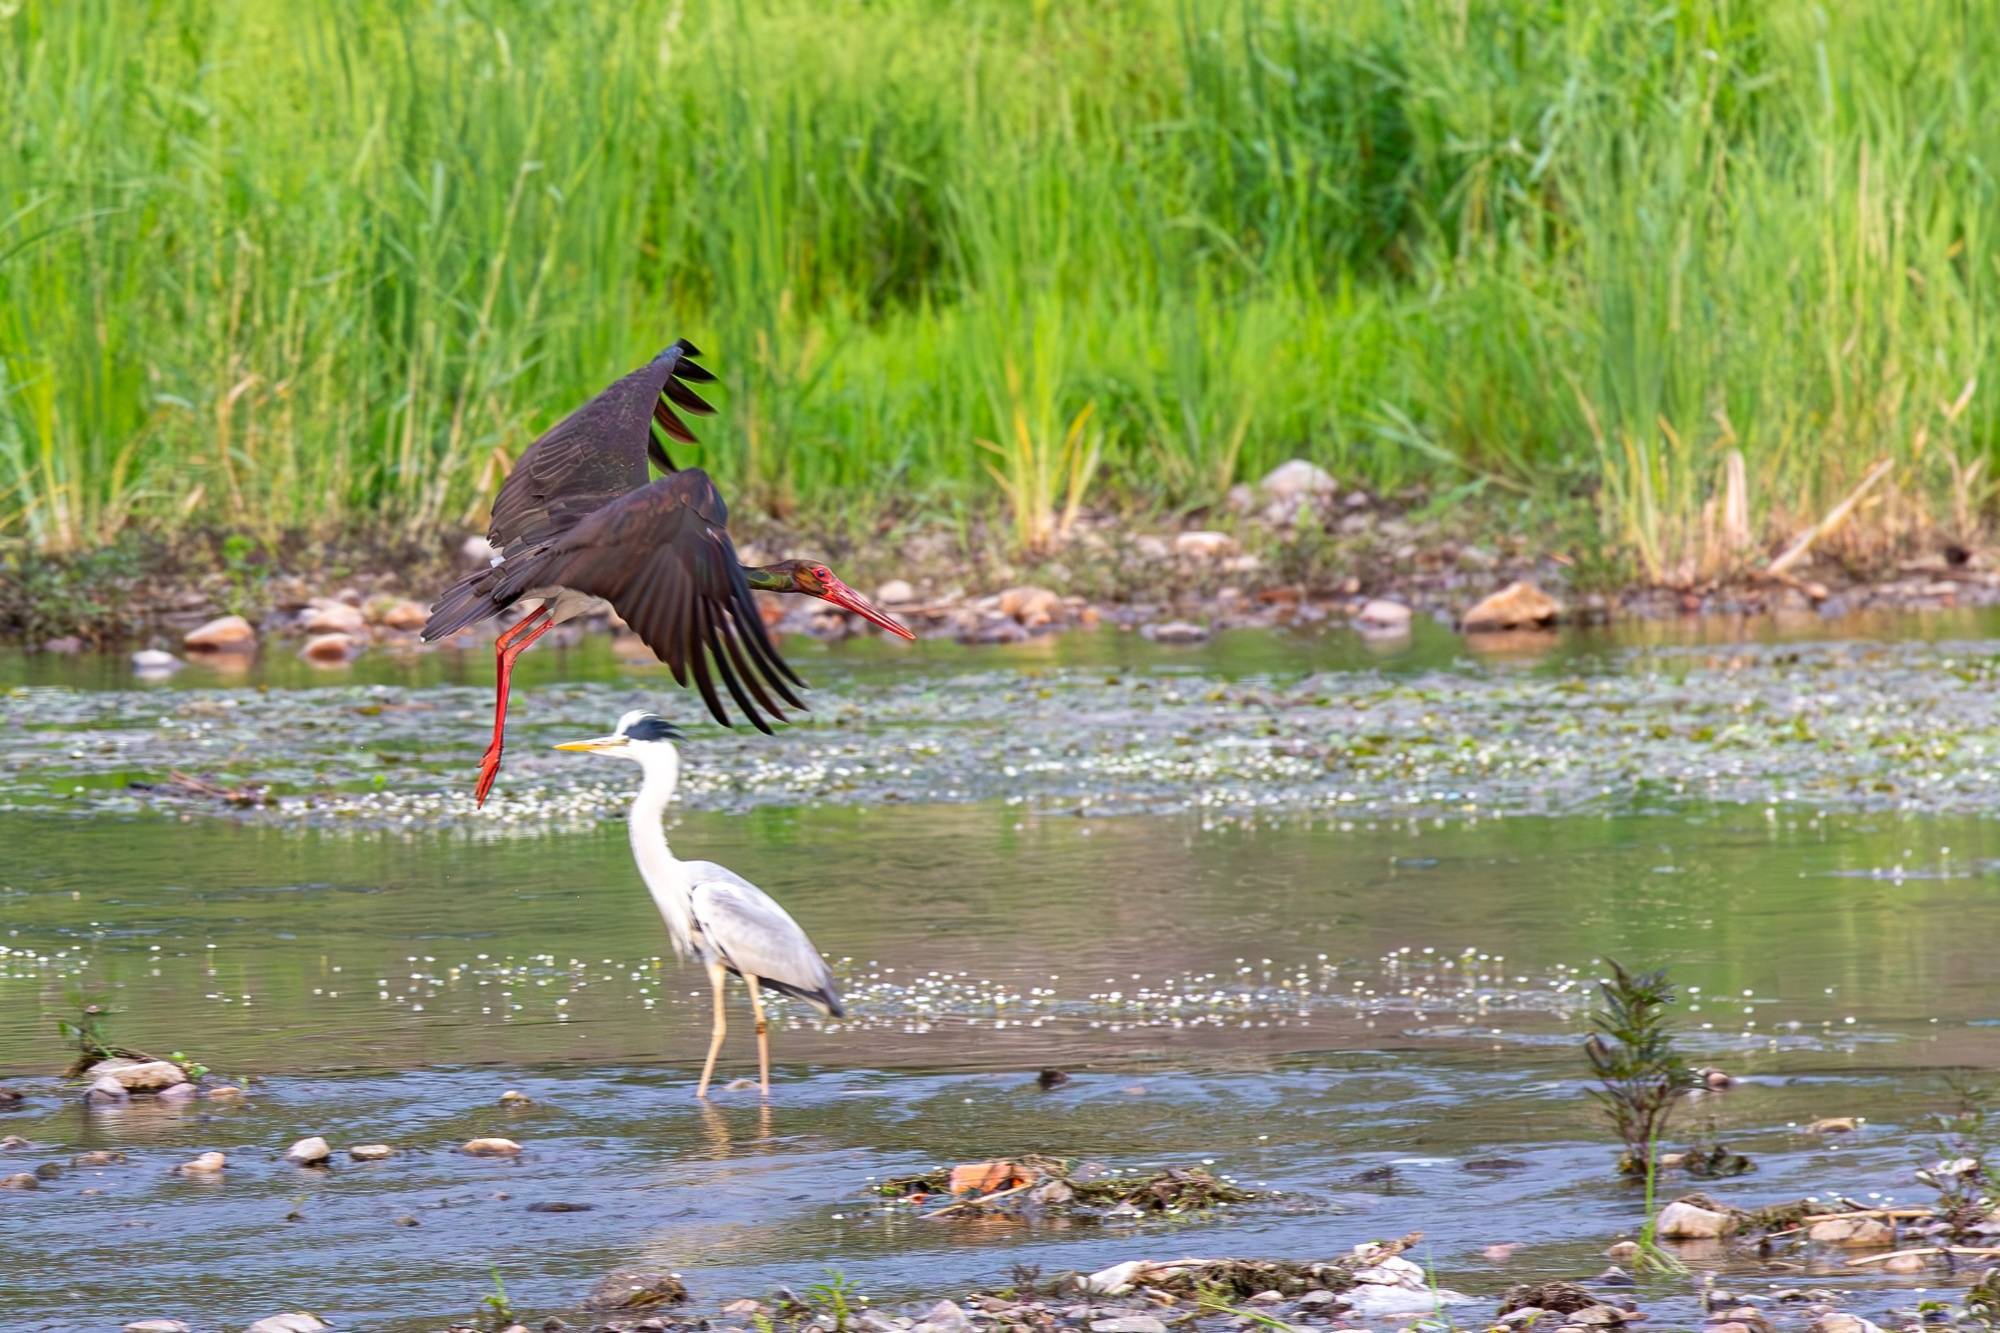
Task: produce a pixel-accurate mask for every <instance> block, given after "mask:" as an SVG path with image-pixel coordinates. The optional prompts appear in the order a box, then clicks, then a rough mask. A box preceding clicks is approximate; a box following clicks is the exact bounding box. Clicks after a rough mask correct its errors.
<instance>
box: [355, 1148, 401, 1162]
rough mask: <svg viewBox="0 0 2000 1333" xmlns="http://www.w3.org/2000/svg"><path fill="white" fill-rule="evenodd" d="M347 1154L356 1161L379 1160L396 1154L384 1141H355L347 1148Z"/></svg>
mask: <svg viewBox="0 0 2000 1333" xmlns="http://www.w3.org/2000/svg"><path fill="white" fill-rule="evenodd" d="M347 1155H348V1156H349V1157H352V1158H353V1159H354V1160H355V1161H357V1162H380V1161H385V1160H386V1159H388V1158H391V1157H394V1156H395V1155H396V1150H395V1149H394V1148H391V1147H390V1146H389V1145H388V1144H386V1143H357V1144H355V1145H354V1146H353V1147H352V1148H349V1149H348V1150H347Z"/></svg>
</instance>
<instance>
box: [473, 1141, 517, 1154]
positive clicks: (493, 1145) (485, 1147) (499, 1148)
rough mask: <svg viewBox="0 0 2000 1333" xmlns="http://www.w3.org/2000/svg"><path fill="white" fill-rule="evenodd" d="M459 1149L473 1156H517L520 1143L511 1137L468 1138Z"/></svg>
mask: <svg viewBox="0 0 2000 1333" xmlns="http://www.w3.org/2000/svg"><path fill="white" fill-rule="evenodd" d="M459 1151H460V1152H466V1153H470V1154H472V1155H473V1156H474V1157H518V1156H520V1155H521V1145H520V1144H518V1143H516V1142H514V1140H512V1139H469V1140H467V1141H466V1144H465V1146H464V1147H463V1148H461V1149H459Z"/></svg>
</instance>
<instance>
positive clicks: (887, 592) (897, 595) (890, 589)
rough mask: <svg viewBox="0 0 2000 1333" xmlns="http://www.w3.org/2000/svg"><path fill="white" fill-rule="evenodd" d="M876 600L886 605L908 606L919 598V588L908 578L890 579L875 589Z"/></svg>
mask: <svg viewBox="0 0 2000 1333" xmlns="http://www.w3.org/2000/svg"><path fill="white" fill-rule="evenodd" d="M875 600H876V601H878V602H880V603H881V604H882V605H884V606H908V605H909V604H910V603H911V602H914V601H916V600H917V590H916V589H915V588H912V587H911V586H910V582H909V580H908V579H890V580H889V581H888V582H887V583H885V584H883V585H882V586H881V587H879V588H877V589H876V590H875Z"/></svg>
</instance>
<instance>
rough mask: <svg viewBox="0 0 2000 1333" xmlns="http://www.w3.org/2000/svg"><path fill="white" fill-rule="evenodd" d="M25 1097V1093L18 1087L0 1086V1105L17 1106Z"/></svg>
mask: <svg viewBox="0 0 2000 1333" xmlns="http://www.w3.org/2000/svg"><path fill="white" fill-rule="evenodd" d="M26 1099H27V1094H26V1093H24V1092H22V1091H21V1090H20V1089H19V1088H7V1087H0V1107H11V1106H19V1105H20V1104H21V1103H22V1102H23V1101H25V1100H26Z"/></svg>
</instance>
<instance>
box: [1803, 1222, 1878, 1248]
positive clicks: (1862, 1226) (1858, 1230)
mask: <svg viewBox="0 0 2000 1333" xmlns="http://www.w3.org/2000/svg"><path fill="white" fill-rule="evenodd" d="M1806 1239H1807V1240H1809V1241H1811V1242H1813V1243H1814V1244H1815V1245H1834V1246H1838V1247H1839V1248H1841V1249H1843V1250H1878V1249H1883V1248H1885V1247H1887V1246H1890V1245H1894V1244H1895V1243H1896V1232H1895V1229H1894V1228H1892V1227H1891V1226H1890V1225H1889V1224H1888V1223H1887V1222H1884V1221H1882V1220H1881V1219H1880V1218H1876V1217H1830V1218H1828V1219H1827V1220H1826V1221H1824V1222H1815V1223H1813V1224H1812V1229H1811V1230H1809V1231H1807V1232H1806Z"/></svg>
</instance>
